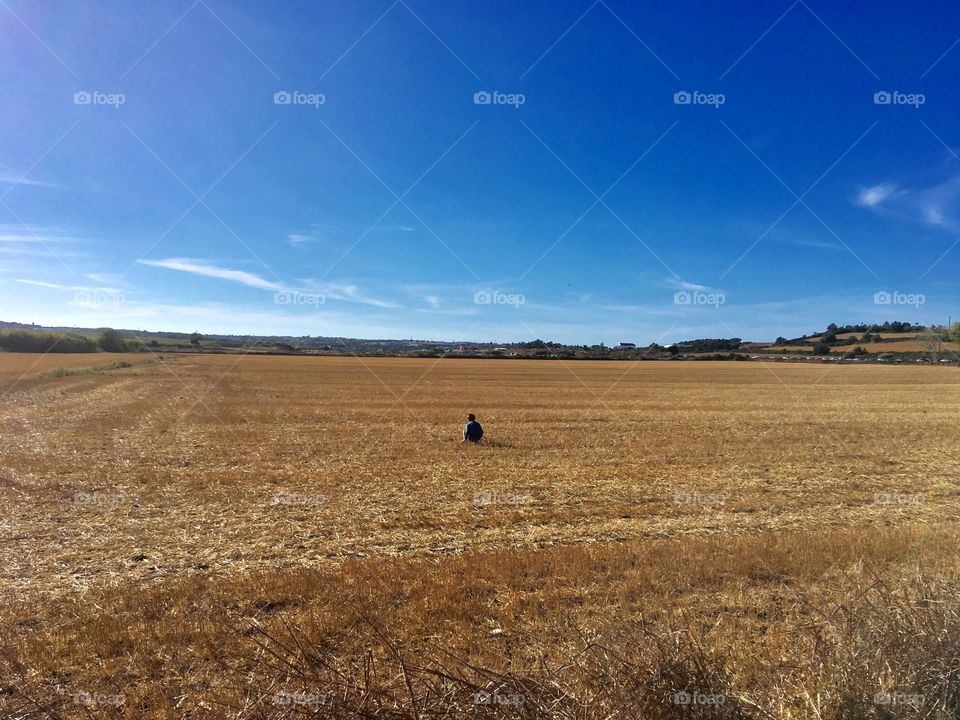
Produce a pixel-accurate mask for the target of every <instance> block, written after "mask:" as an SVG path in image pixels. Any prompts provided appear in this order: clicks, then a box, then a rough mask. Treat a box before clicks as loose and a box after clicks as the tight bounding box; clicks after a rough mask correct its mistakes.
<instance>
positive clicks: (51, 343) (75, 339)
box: [0, 328, 145, 353]
mask: <svg viewBox="0 0 960 720" xmlns="http://www.w3.org/2000/svg"><path fill="white" fill-rule="evenodd" d="M0 349H3V350H6V351H7V352H32V353H94V352H101V351H102V352H112V353H123V352H136V351H140V350H144V349H145V348H144V346H143V343H142V342H140V341H139V340H131V339H128V338H124V337H123V335H122V334H121V333H119V332H118V331H116V330H114V329H112V328H107V329H106V330H104V331H103V332H102V333H100V335H99V336H97V337H96V338H92V337H88V336H86V335H77V334H75V333H67V332H44V331H38V330H0Z"/></svg>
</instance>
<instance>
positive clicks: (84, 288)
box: [14, 278, 120, 293]
mask: <svg viewBox="0 0 960 720" xmlns="http://www.w3.org/2000/svg"><path fill="white" fill-rule="evenodd" d="M14 282H18V283H20V284H21V285H34V286H36V287H42V288H48V289H50V290H68V291H70V292H90V293H93V292H96V293H118V292H120V291H119V290H118V289H117V288H112V287H95V286H91V285H61V284H60V283H52V282H46V281H44V280H31V279H29V278H16V279H15V280H14Z"/></svg>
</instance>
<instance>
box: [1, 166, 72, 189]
mask: <svg viewBox="0 0 960 720" xmlns="http://www.w3.org/2000/svg"><path fill="white" fill-rule="evenodd" d="M0 185H10V186H12V187H16V186H17V185H29V186H31V187H43V188H58V187H61V186H60V185H57V184H56V183H52V182H46V181H44V180H33V179H31V178H28V177H25V176H23V175H20V174H19V173H15V172H10V171H9V170H0Z"/></svg>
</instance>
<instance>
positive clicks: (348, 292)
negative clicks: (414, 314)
mask: <svg viewBox="0 0 960 720" xmlns="http://www.w3.org/2000/svg"><path fill="white" fill-rule="evenodd" d="M307 284H308V287H309V289H310V290H311V292H320V293H322V294H323V295H324V296H325V297H326V298H327V299H328V300H342V301H345V302H353V303H358V304H360V305H370V306H372V307H378V308H385V309H396V308H400V307H403V306H402V305H400V304H399V303H396V302H393V301H391V300H383V299H380V298H376V297H372V296H370V295H367V294H366V293H365V292H364V291H363V290H361V289H360V287H359V286H358V285H355V284H353V283H344V282H321V283H316V282H312V281H308V283H307Z"/></svg>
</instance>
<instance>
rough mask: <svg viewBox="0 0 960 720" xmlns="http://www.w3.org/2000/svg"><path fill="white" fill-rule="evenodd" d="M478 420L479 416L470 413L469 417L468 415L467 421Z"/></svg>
mask: <svg viewBox="0 0 960 720" xmlns="http://www.w3.org/2000/svg"><path fill="white" fill-rule="evenodd" d="M476 419H477V416H476V415H474V414H473V413H470V414H469V415H467V420H469V421H470V422H473V421H474V420H476Z"/></svg>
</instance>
